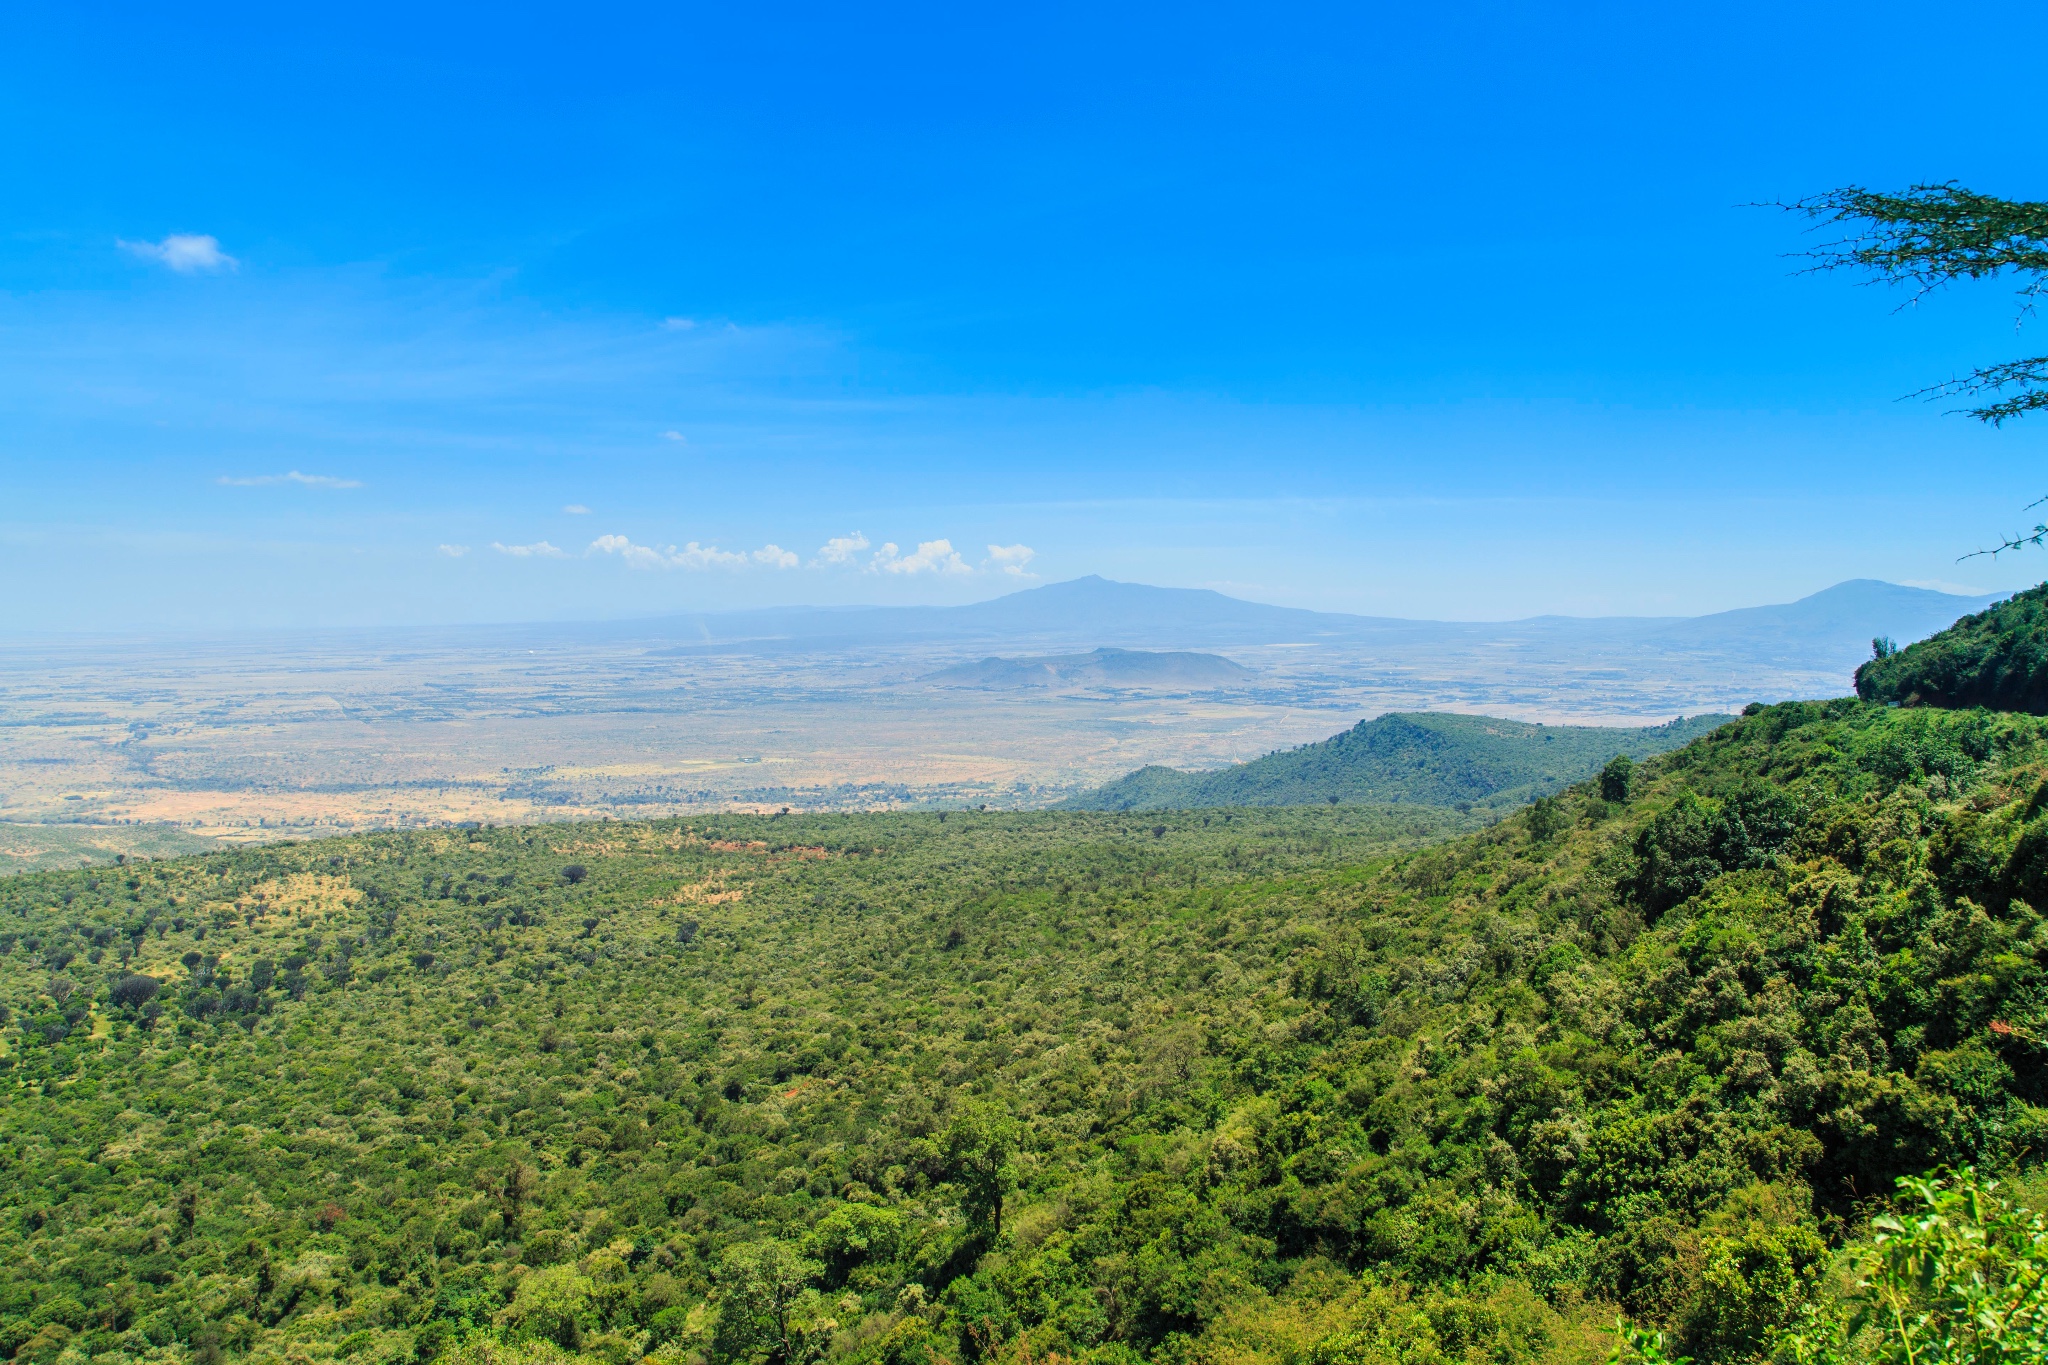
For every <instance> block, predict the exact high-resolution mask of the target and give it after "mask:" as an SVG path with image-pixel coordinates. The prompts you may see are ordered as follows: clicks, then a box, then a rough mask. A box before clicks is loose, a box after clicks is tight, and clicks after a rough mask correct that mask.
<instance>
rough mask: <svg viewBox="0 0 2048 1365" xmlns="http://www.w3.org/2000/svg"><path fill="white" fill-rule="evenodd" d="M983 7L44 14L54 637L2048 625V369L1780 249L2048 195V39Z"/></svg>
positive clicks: (1507, 13)
mask: <svg viewBox="0 0 2048 1365" xmlns="http://www.w3.org/2000/svg"><path fill="white" fill-rule="evenodd" d="M301 8H304V7H301ZM983 8H984V9H986V10H988V11H990V12H988V13H983V14H980V15H977V14H974V13H971V12H968V10H969V7H962V6H943V7H941V6H932V7H928V8H916V7H908V6H890V7H884V6H838V7H831V8H825V7H806V6H799V5H786V6H780V7H775V8H769V7H758V6H730V5H727V6H717V7H711V6H701V7H696V6H686V5H667V6H661V7H637V6H620V5H601V4H599V5H586V6H581V7H577V8H576V9H575V10H574V11H573V12H572V11H565V10H562V9H560V8H559V7H548V8H540V7H523V6H519V5H492V6H489V7H483V6H440V7H425V8H423V7H420V6H416V5H413V6H381V5H377V4H360V5H355V6H349V7H320V9H321V12H320V13H317V14H310V13H309V14H292V13H286V12H283V11H280V10H279V9H277V8H276V7H261V8H258V7H254V6H236V5H214V6H209V7H204V8H191V7H165V6H161V5H151V6H142V5H123V4H114V5H102V6H94V7H90V8H87V7H78V6H60V5H41V4H24V5H16V6H9V7H8V8H7V9H6V11H5V13H4V15H0V73H4V79H0V120H4V136H0V202H4V208H5V212H4V214H0V575H4V577H5V580H6V581H7V582H8V584H9V585H10V588H11V591H9V592H7V593H5V594H0V628H5V629H10V630H17V631H19V630H49V629H126V628H131V627H137V626H147V625H168V626H178V627H188V626H189V627H217V626H244V625H267V624H322V623H335V624H339V623H365V622H422V621H429V622H431V621H467V620H504V619H531V618H555V617H586V616H624V615H639V614H646V613H651V612H659V611H663V610H669V609H675V608H701V607H717V606H740V605H754V604H763V603H773V602H894V601H959V600H969V599H973V598H979V597H985V596H991V595H994V594H995V593H997V592H1000V591H1005V590H1009V589H1013V588H1015V587H1018V586H1028V585H1030V584H1032V583H1038V582H1047V581H1053V580H1057V579H1061V578H1068V577H1073V576H1076V575H1079V574H1083V573H1101V574H1105V575H1108V576H1111V577H1117V578H1124V579H1131V580H1138V581H1146V582H1157V583H1170V584H1181V585H1200V586H1213V587H1218V588H1222V589H1223V590H1225V591H1230V592H1234V593H1237V594H1239V595H1242V596H1247V597H1253V598H1258V599H1261V600H1268V601H1276V602H1285V603H1290V604H1296V605H1303V606H1312V607H1321V608H1327V609H1337V610H1352V611H1366V612H1374V613H1386V614H1395V615H1411V616H1441V617H1511V616H1520V615H1528V614H1534V613H1539V612H1572V613H1586V614H1593V613H1608V612H1648V613H1657V614H1665V613H1677V612H1696V611H1708V610H1716V609H1720V608H1724V607H1729V606H1736V605H1744V604H1748V603H1753V602H1761V601H1774V600H1786V599H1789V598H1791V597H1795V596H1798V595H1801V594H1803V593H1806V592H1809V591H1812V590H1814V589H1817V588H1820V587H1823V586H1826V585H1827V584H1829V583H1832V582H1835V581H1838V580H1840V579H1843V578H1849V577H1857V576H1871V577H1882V578H1889V579H1892V580H1895V581H1912V582H1926V583H1946V584H1951V585H1954V586H1956V587H1967V588H1971V589H2004V588H2011V587H2017V586H2020V585H2023V584H2025V583H2030V582H2033V581H2037V580H2038V579H2039V578H2040V577H2042V576H2043V574H2044V572H2048V571H2044V569H2043V568H2042V564H2043V563H2044V562H2048V561H2044V560H2043V559H2042V557H2041V556H2040V555H2039V554H2036V555H2034V556H2032V557H2028V556H2018V557H2011V556H2009V557H2007V558H2005V559H2002V560H2000V561H1997V562H1992V561H1987V560H1982V559H1978V560H1970V561H1967V562H1964V563H1960V564H1959V563H1957V556H1958V555H1960V554H1962V553H1963V552H1964V551H1967V550H1969V549H1971V548H1973V547H1975V546H1977V545H1980V544H1983V543H1986V542H1987V541H1988V540H1989V539H1991V538H1992V537H1993V536H1994V535H1995V534H1996V533H1998V532H2000V531H2005V530H2011V529H2015V528H2017V527H2018V526H2020V525H2023V524H2028V523H2026V522H2024V521H2023V520H2022V516H2023V514H2022V510H2021V509H2022V508H2023V506H2024V505H2025V504H2026V503H2028V502H2029V501H2031V500H2032V499H2033V498H2034V497H2036V496H2038V495H2040V494H2041V493H2043V492H2048V470H2044V468H2043V463H2044V462H2043V459H2042V456H2043V453H2044V441H2048V421H2042V420H2037V423H2036V424H2035V425H2034V426H2031V427H2030V426H2028V425H2027V424H2024V423H2022V424H2020V425H2018V426H2015V427H2009V428H2007V429H2006V430H2004V431H1991V430H1987V429H1984V428H1981V427H1979V426H1977V425H1976V424H1974V423H1971V422H1968V421H1966V420H1965V419H1962V418H1958V417H1952V416H1944V415H1943V414H1942V412H1941V409H1940V406H1939V405H1931V406H1930V405H1928V404H1924V403H1921V402H1917V401H1911V402H1899V401H1897V400H1898V398H1899V396H1900V395H1901V394H1905V393H1909V392H1911V391H1913V390H1915V389H1918V388H1920V387H1922V386H1924V385H1926V384H1929V383H1932V382H1934V381H1936V380H1939V379H1941V378H1944V377H1946V376H1947V375H1949V374H1951V373H1954V372H1956V371H1958V370H1961V369H1966V368H1968V367H1970V366H1972V365H1976V364H1981V363H1985V362H1987V361H1992V360H1997V359H2001V358H2005V357H2008V356H2012V355H2017V354H2021V353H2029V354H2031V353H2034V352H2038V350H2040V349H2041V347H2040V344H2039V341H2040V333H2039V330H2038V329H2039V328H2040V327H2042V326H2048V322H2037V323H2034V324H2032V325H2031V326H2030V327H2029V328H2027V329H2025V330H2022V331H2021V332H2019V333H2017V334H2016V333H2015V330H2014V324H2015V308H2014V298H2013V295H2012V291H2011V289H2010V288H2009V287H2007V286H2006V285H2003V284H1991V285H1987V286H1979V287H1976V288H1973V289H1970V290H1966V291H1956V292H1951V293H1948V294H1944V295H1941V296H1938V297H1936V298H1933V299H1930V300H1927V301H1925V302H1923V303H1922V304H1920V305H1919V306H1917V307H1915V308H1911V309H1907V310H1904V311H1897V308H1898V304H1899V303H1900V302H1901V300H1900V299H1899V298H1898V297H1897V296H1895V295H1888V294H1886V293H1884V292H1882V291H1879V290H1873V289H1867V288H1857V287H1855V286H1854V285H1853V284H1852V282H1851V281H1850V280H1849V279H1847V278H1844V277H1829V278H1814V277H1804V276H1800V275H1797V274H1796V273H1795V270H1796V263H1795V262H1792V261H1790V260H1788V259H1786V253H1788V252H1792V251H1796V250H1798V249H1799V248H1800V246H1801V244H1802V242H1803V240H1804V239H1803V238H1802V236H1801V234H1800V230H1799V226H1798V224H1797V223H1796V222H1795V221H1793V220H1791V219H1790V218H1788V217H1787V216H1785V215H1783V214H1780V213H1777V212H1774V211H1771V210H1767V209H1759V208H1751V207H1745V205H1748V204H1751V203H1753V202H1757V201H1768V200H1774V199H1785V198H1794V197H1798V196H1801V195H1804V194H1809V193H1812V192H1815V191H1818V190H1821V189H1825V188H1829V187H1831V186H1835V185H1839V184H1844V183H1849V182H1861V183H1867V184H1872V185H1876V186H1881V187H1896V186H1903V185H1904V184H1907V183H1909V182H1912V181H1915V180H1934V179H1947V178H1955V179H1959V180H1962V181H1964V182H1965V183H1968V184H1970V185H1972V186H1974V187H1976V188H1979V189H1983V190H1986V191H1989V192H1993V193H2003V194H2008V195H2012V196H2015V197H2026V198H2041V197H2048V176H2044V174H2043V172H2044V169H2048V166H2044V161H2048V154H2044V152H2043V151H2042V150H2041V148H2040V147H2039V145H2038V142H2039V140H2038V139H2027V138H2025V137H2024V136H2022V135H2021V134H2020V133H2019V132H2018V130H2021V129H2024V128H2027V127H2030V126H2032V124H2033V123H2034V122H2035V121H2037V116H2038V109H2037V108H2036V100H2035V95H2036V92H2037V90H2038V70H2037V68H2036V65H2035V62H2036V58H2037V54H2038V53H2039V51H2040V50H2041V48H2042V45H2043V40H2044V39H2048V19H2044V17H2043V15H2042V14H2041V12H2039V11H2036V10H2028V9H2012V10H2008V11H2004V12H2002V13H2001V15H2000V18H1999V21H1998V25H1997V30H1996V32H1995V34H1987V33H1985V32H1984V31H1982V30H1981V29H1979V28H1976V27H1973V26H1966V25H1940V24H1934V23H1930V22H1929V19H1928V12H1927V11H1926V9H1925V7H1924V6H1913V7H1908V6H1905V5H1884V4H1877V5H1871V4H1863V5H1855V6H1849V5H1837V6H1819V5H1814V6H1800V5H1785V4H1775V5H1770V6H1762V5H1755V6H1742V5H1727V4H1722V5H1713V6H1706V5H1697V6H1659V7H1651V6H1610V7H1602V6H1597V5H1572V6H1564V5H1551V6H1535V5H1474V6H1468V7H1463V8H1461V9H1456V10H1453V9H1451V7H1429V6H1399V7H1394V6H1345V7H1336V6H1331V7H1323V8H1318V7H1309V6H1297V7H1291V8H1287V9H1275V8H1274V7H1271V6H1250V5H1246V6H1240V7H1236V8H1217V7H1188V6H1173V7H1165V6H1160V7H1154V8H1145V7H1136V6H1122V7H1113V8H1105V7H1103V6H1099V5H1096V6H1085V7H1084V6H1074V7H1067V8H1061V7H1056V6H1034V7H1023V6H1011V7H1001V11H1000V12H995V11H996V7H983ZM209 239H210V240H209ZM2029 346H2031V347H2032V350H2031V351H2025V350H2024V348H2027V347H2029ZM579 508H580V509H587V510H581V511H578V510H568V509H579ZM940 542H944V544H943V545H941V544H940ZM889 547H894V548H893V549H891V548H889ZM521 551H523V553H521Z"/></svg>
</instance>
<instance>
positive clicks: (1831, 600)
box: [1644, 578, 2005, 659]
mask: <svg viewBox="0 0 2048 1365" xmlns="http://www.w3.org/2000/svg"><path fill="white" fill-rule="evenodd" d="M2004 596H2005V594H2003V593H1993V594H1989V595H1987V596H1981V597H1963V596H1958V595H1956V594H1953V593H1945V592H1935V591H1933V590H1931V589H1928V588H1906V587H1901V586H1900V585H1898V584H1897V583H1886V582H1882V581H1880V580H1878V579H1875V578H1852V579H1850V580H1849V581H1848V582H1846V583H1837V584H1835V586H1834V587H1832V588H1824V589H1822V590H1821V591H1820V592H1817V593H1814V594H1812V595H1811V596H1809V597H1802V598H1800V599H1799V600H1798V601H1797V602H1788V603H1786V604H1784V605H1783V606H1775V607H1742V608H1738V609H1737V610H1735V611H1721V612H1715V613H1714V614H1713V615H1712V616H1694V617H1690V618H1687V619H1684V620H1680V621H1675V622H1671V623H1669V624H1666V625H1662V626H1660V627H1658V628H1656V629H1652V630H1647V631H1645V632H1644V638H1645V639H1646V640H1648V641H1654V642H1656V643H1660V644H1666V645H1676V646H1679V647H1687V648H1694V649H1715V650H1725V649H1729V648H1731V647H1736V646H1739V647H1741V648H1742V649H1743V650H1744V651H1745V652H1747V653H1750V654H1766V653H1767V654H1774V655H1777V656H1779V657H1783V656H1788V655H1789V656H1795V657H1808V656H1811V655H1812V654H1814V653H1816V652H1820V651H1834V652H1841V651H1848V652H1849V653H1850V655H1851V656H1852V657H1853V658H1856V659H1861V658H1867V657H1868V656H1869V653H1870V642H1871V640H1872V639H1873V638H1875V637H1877V636H1880V635H1883V636H1889V637H1890V638H1891V639H1892V640H1894V641H1896V642H1898V643H1900V644H1905V643H1907V642H1908V641H1912V640H1921V639H1925V638H1926V637H1927V636H1929V635H1932V634H1933V633H1934V632H1935V631H1938V630H1944V629H1946V628H1947V627H1949V626H1950V625H1952V624H1954V623H1955V621H1956V620H1957V618H1959V617H1962V616H1967V615H1969V614H1971V613H1973V612H1979V611H1982V610H1984V608H1986V607H1988V606H1990V605H1991V604H1992V603H1993V602H1996V601H1999V600H2000V599H2001V598H2003V597H2004Z"/></svg>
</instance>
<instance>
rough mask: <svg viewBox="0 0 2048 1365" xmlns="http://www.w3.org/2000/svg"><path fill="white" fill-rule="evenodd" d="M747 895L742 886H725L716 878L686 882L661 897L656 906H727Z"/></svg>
mask: <svg viewBox="0 0 2048 1365" xmlns="http://www.w3.org/2000/svg"><path fill="white" fill-rule="evenodd" d="M746 894H747V889H746V888H745V887H743V886H727V885H726V884H725V882H724V881H723V880H722V879H720V878H717V877H712V878H709V879H707V880H705V881H701V882H686V883H684V884H683V885H682V886H679V887H677V888H676V889H675V892H674V894H673V895H668V896H663V897H662V898H661V899H660V900H658V901H656V902H654V903H655V904H656V905H727V904H730V903H731V902H733V901H736V900H739V899H740V898H741V897H743V896H745V895H746Z"/></svg>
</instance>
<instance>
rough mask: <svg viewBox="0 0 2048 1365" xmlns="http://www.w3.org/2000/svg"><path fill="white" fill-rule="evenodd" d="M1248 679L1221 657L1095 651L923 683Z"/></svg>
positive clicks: (971, 668)
mask: <svg viewBox="0 0 2048 1365" xmlns="http://www.w3.org/2000/svg"><path fill="white" fill-rule="evenodd" d="M1252 676H1253V674H1252V671H1251V670H1250V669H1249V668H1246V667H1244V666H1243V665H1242V664H1234V663H1232V662H1231V661H1230V660H1228V659H1226V658H1224V657H1223V656H1222V655H1220V654H1195V653H1191V652H1188V651H1185V650H1152V649H1097V650H1093V651H1091V652H1089V653H1087V654H1053V655H1046V656H1042V657H1038V658H1022V659H999V658H989V659H978V660H976V661H975V662H973V663H965V664H956V665H954V666H953V667H951V668H944V669H940V670H939V671H938V672H937V673H933V674H931V675H930V676H929V677H927V678H926V679H925V681H927V682H932V683H937V684H939V685H940V686H942V687H987V688H1003V689H1008V688H1027V687H1143V688H1171V689H1183V688H1192V689H1199V688H1216V687H1240V686H1243V685H1244V684H1245V683H1247V682H1249V681H1250V680H1251V678H1252Z"/></svg>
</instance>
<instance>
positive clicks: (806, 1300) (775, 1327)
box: [715, 1239, 829, 1365]
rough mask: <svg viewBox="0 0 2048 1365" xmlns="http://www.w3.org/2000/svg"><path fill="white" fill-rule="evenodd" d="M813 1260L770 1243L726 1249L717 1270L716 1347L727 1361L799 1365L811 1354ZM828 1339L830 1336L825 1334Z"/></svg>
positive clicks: (815, 1275) (816, 1265)
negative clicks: (758, 1359)
mask: <svg viewBox="0 0 2048 1365" xmlns="http://www.w3.org/2000/svg"><path fill="white" fill-rule="evenodd" d="M823 1272H824V1267H823V1266H822V1265H820V1264H819V1263H818V1262H816V1261H813V1260H809V1259H807V1258H806V1257H803V1256H799V1255H797V1254H796V1253H795V1252H794V1251H791V1250H790V1249H789V1247H788V1246H787V1245H785V1244H784V1243H782V1242H777V1241H774V1240H772V1239H771V1240H768V1241H761V1242H743V1243H741V1244H740V1245H738V1246H734V1247H727V1248H726V1251H725V1257H724V1259H723V1260H722V1261H721V1262H720V1263H719V1267H718V1288H719V1309H718V1334H717V1339H716V1342H715V1348H716V1350H717V1352H718V1354H719V1355H721V1356H723V1357H724V1358H725V1359H727V1360H746V1359H748V1358H749V1357H756V1356H759V1355H761V1354H764V1353H765V1355H766V1357H767V1359H768V1361H769V1362H770V1365H801V1362H803V1361H805V1360H808V1359H809V1358H810V1357H811V1356H812V1355H813V1354H815V1351H814V1350H813V1349H812V1348H813V1346H814V1345H816V1342H815V1340H814V1339H815V1337H816V1335H817V1334H816V1331H815V1327H816V1325H817V1324H815V1323H813V1322H812V1321H811V1319H812V1317H813V1316H814V1315H813V1314H812V1313H810V1312H809V1311H808V1310H809V1309H811V1308H814V1307H816V1306H817V1298H818V1294H817V1291H816V1290H814V1289H812V1288H811V1286H812V1285H813V1284H814V1283H815V1282H816V1281H817V1279H818V1277H819V1276H820V1275H821V1274H823ZM828 1339H829V1335H828Z"/></svg>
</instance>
